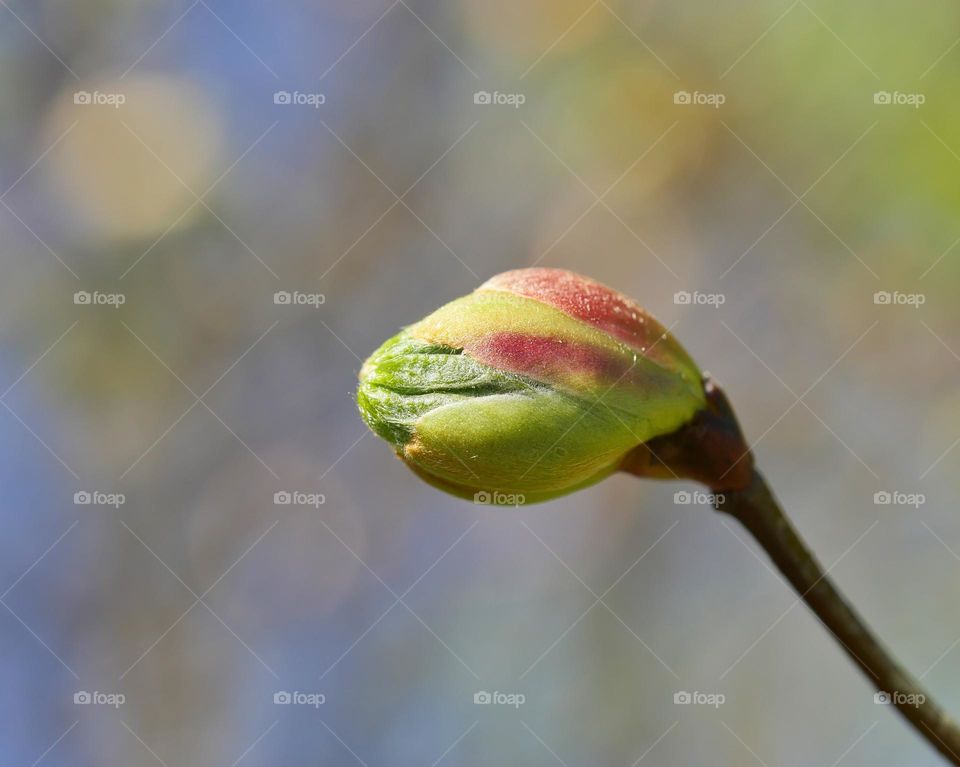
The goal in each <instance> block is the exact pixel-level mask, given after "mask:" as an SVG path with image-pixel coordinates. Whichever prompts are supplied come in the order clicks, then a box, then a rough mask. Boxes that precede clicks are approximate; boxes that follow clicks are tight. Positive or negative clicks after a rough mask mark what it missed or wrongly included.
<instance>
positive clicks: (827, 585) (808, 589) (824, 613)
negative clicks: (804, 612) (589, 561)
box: [718, 471, 960, 765]
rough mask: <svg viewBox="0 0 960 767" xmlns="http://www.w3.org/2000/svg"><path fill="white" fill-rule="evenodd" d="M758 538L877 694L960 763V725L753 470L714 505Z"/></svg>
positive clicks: (725, 492)
mask: <svg viewBox="0 0 960 767" xmlns="http://www.w3.org/2000/svg"><path fill="white" fill-rule="evenodd" d="M718 508H719V510H720V511H724V512H726V513H728V514H730V515H731V516H733V517H735V518H736V519H737V520H739V521H740V523H741V524H743V526H744V527H746V528H747V530H749V531H750V533H751V534H752V535H753V537H754V538H756V539H757V541H758V542H759V544H760V545H761V546H762V547H763V548H764V550H765V551H766V552H767V554H768V555H769V556H770V558H771V559H772V560H773V562H774V564H776V566H777V567H778V568H779V569H780V571H781V572H782V573H783V574H784V575H785V576H786V577H787V580H789V581H790V583H791V584H792V585H793V587H794V589H796V591H797V593H798V594H799V595H800V597H801V598H802V599H803V601H804V602H806V603H807V606H808V607H809V608H810V609H811V610H813V612H814V614H815V615H816V616H817V617H818V618H820V620H821V621H822V622H823V623H824V625H825V626H826V627H827V628H828V629H829V630H830V631H831V632H832V633H833V635H834V637H835V638H836V639H837V641H838V642H839V643H840V645H841V646H842V647H843V649H844V650H845V651H846V653H847V655H848V656H850V659H851V660H852V661H853V662H854V663H856V665H857V666H859V667H860V670H861V671H863V673H864V674H865V675H866V676H867V678H868V679H869V680H870V683H871V684H872V685H873V686H874V687H876V689H877V690H878V691H879V692H883V693H886V694H887V695H888V696H889V697H890V698H891V700H892V702H893V704H894V705H896V706H897V708H898V709H899V711H900V713H901V714H902V715H903V716H904V717H905V718H906V719H907V720H908V721H909V722H910V724H912V725H913V726H914V727H915V728H916V730H917V732H919V733H920V735H921V736H922V737H923V738H925V739H926V740H927V741H928V742H929V743H930V745H932V746H933V747H934V748H935V749H937V750H938V751H939V752H940V753H941V754H942V755H943V757H944V758H945V759H946V760H947V761H948V762H949V763H950V764H954V765H960V728H958V727H957V725H956V723H955V722H954V721H953V720H952V719H951V718H950V717H949V716H948V715H947V713H946V712H945V711H944V710H943V709H942V708H940V706H939V705H938V704H937V703H936V702H935V701H934V700H933V699H932V698H931V697H930V695H929V694H928V693H927V692H926V691H925V690H924V689H923V688H922V687H921V686H920V684H919V682H917V680H915V679H914V678H913V677H912V676H910V674H909V673H908V672H907V671H905V670H904V669H903V668H902V667H901V666H900V665H899V664H898V663H897V662H896V660H894V658H893V657H892V656H891V655H890V653H888V652H887V650H886V649H885V648H884V647H883V646H882V645H881V644H880V643H879V642H878V641H877V639H876V637H874V636H873V634H872V633H871V632H870V629H869V628H867V626H866V624H865V623H864V622H863V620H862V619H861V618H860V616H859V615H857V613H856V612H855V611H854V610H853V608H852V607H851V606H850V605H849V604H847V602H846V601H845V600H844V598H843V596H842V595H841V594H840V592H839V591H838V590H837V589H836V587H835V586H834V585H833V583H832V582H831V581H830V579H829V578H828V577H827V574H826V573H825V572H824V571H823V568H822V567H821V566H820V564H819V563H818V562H817V560H816V559H815V558H814V556H813V554H812V553H811V552H810V550H809V549H808V548H807V546H806V544H805V543H804V542H803V539H802V538H801V537H800V535H799V534H798V533H797V531H796V530H795V529H794V527H793V525H791V524H790V521H789V520H788V519H787V517H786V515H785V514H784V513H783V510H782V509H781V508H780V505H779V504H778V503H777V500H776V499H775V498H774V497H773V493H772V492H771V491H770V488H769V487H767V483H766V482H765V481H764V479H763V477H762V476H761V475H760V474H759V473H758V472H756V471H754V472H753V478H752V481H751V482H750V484H749V485H748V486H747V487H746V488H744V489H741V490H732V491H730V490H727V491H724V502H723V503H722V504H721V505H720V506H719V507H718Z"/></svg>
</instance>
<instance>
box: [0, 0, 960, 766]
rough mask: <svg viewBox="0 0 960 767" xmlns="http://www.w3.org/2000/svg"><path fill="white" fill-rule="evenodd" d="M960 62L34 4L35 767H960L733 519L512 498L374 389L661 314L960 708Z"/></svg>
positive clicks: (594, 12)
mask: <svg viewBox="0 0 960 767" xmlns="http://www.w3.org/2000/svg"><path fill="white" fill-rule="evenodd" d="M958 39H960V7H958V6H957V5H956V3H953V2H946V0H942V1H940V2H931V3H927V4H924V6H923V8H922V9H918V8H914V7H911V6H909V5H908V4H904V3H902V2H901V3H891V2H879V3H869V4H867V3H862V2H861V3H854V4H847V5H844V6H843V7H837V6H836V5H835V4H831V3H827V2H823V1H822V0H797V2H793V3H792V4H791V3H790V2H789V0H778V1H777V2H763V3H735V4H733V5H730V4H725V5H724V7H723V8H720V7H719V6H717V5H716V4H713V3H706V2H696V3H687V4H681V5H677V4H674V3H667V2H655V1H654V2H633V1H627V0H597V1H596V2H594V0H523V2H513V1H509V0H483V2H480V1H476V2H468V1H467V0H447V2H439V1H438V0H397V2H393V0H353V1H352V2H332V1H331V2H323V3H310V2H303V1H302V0H300V1H298V0H286V1H284V2H277V3H266V2H259V3H257V2H250V3H230V2H225V0H198V1H197V2H190V1H189V0H187V1H185V2H167V3H161V2H156V0H90V1H89V2H85V3H70V2H65V1H64V0H33V1H32V2H26V1H25V0H3V1H2V2H0V103H2V104H3V105H4V106H3V111H2V117H0V242H2V243H3V247H2V248H0V258H2V264H3V279H2V280H0V318H2V325H0V332H2V355H0V368H2V369H0V404H2V405H3V408H2V409H0V451H2V455H3V460H2V462H0V483H2V488H3V496H2V497H3V503H2V505H0V514H2V525H3V529H4V531H5V534H4V535H3V536H2V539H0V549H2V557H0V576H2V580H0V605H2V608H3V609H0V658H2V661H0V679H2V684H0V717H2V720H3V721H4V723H5V726H4V727H2V728H0V748H2V750H3V753H4V754H5V757H4V763H5V764H10V765H28V766H30V765H34V766H35V765H38V764H41V765H44V766H45V767H52V766H53V765H70V766H74V765H77V766H80V765H101V764H130V765H153V764H157V763H159V764H163V765H170V766H171V767H172V765H221V764H222V765H228V766H229V765H237V764H243V765H253V764H263V765H282V764H291V765H292V764H325V765H344V766H348V765H357V764H359V765H369V766H370V767H373V766H374V765H383V764H390V765H438V764H442V765H451V766H452V765H463V766H468V765H469V766H472V765H490V764H522V765H550V764H554V763H560V764H564V765H567V766H568V767H575V766H576V765H628V766H629V765H636V764H638V763H639V764H643V765H683V764H703V763H709V764H723V765H743V764H751V763H754V762H758V763H763V764H767V765H810V764H823V765H831V764H833V765H836V764H838V763H841V764H843V765H935V764H939V761H938V759H937V757H936V756H935V755H934V753H933V752H932V751H931V750H930V749H929V748H928V747H927V746H926V745H925V744H924V743H923V742H921V741H920V740H919V739H918V738H917V737H916V736H915V735H914V734H913V732H912V731H911V730H909V729H908V728H907V727H906V725H904V724H903V723H902V722H901V720H900V719H899V717H898V716H897V715H896V713H895V712H894V711H893V710H892V709H891V708H890V707H885V706H881V705H876V704H875V703H874V700H873V693H872V690H871V689H870V688H869V686H868V685H867V684H866V682H865V681H864V680H863V679H862V678H861V677H860V675H859V673H858V672H857V671H856V670H855V669H854V667H853V666H852V665H851V664H850V663H849V662H848V661H847V659H846V658H845V657H844V656H843V655H842V654H841V651H840V650H839V648H838V647H837V646H836V645H835V643H834V642H833V640H832V638H831V637H829V636H828V634H827V633H826V631H825V630H824V629H823V627H822V626H821V625H820V624H819V623H818V622H817V621H816V620H815V619H814V618H813V617H812V616H811V615H810V614H809V613H808V612H807V610H806V609H805V608H804V607H803V606H801V605H797V603H796V598H795V596H794V594H793V593H792V592H791V591H790V590H789V589H788V588H787V587H786V586H785V585H784V584H783V583H782V582H781V581H780V580H779V578H778V577H777V576H776V575H775V574H774V573H773V572H772V571H771V570H770V568H769V567H768V566H767V563H766V559H765V558H764V557H763V555H762V554H761V553H760V552H759V550H758V549H757V547H756V546H754V544H753V543H752V542H751V541H749V540H748V539H747V537H746V534H745V533H744V532H742V531H741V530H739V529H738V528H736V527H735V526H734V525H733V524H732V523H731V522H729V521H727V520H725V519H723V518H721V517H720V516H719V515H717V514H716V513H714V512H713V511H712V510H711V508H710V506H709V504H708V503H707V502H705V499H703V498H702V497H700V496H696V495H694V496H679V497H678V496H675V493H676V492H677V491H688V492H693V491H694V490H695V489H696V488H694V487H693V486H684V485H680V484H677V483H659V484H658V483H654V482H641V481H637V480H636V479H633V478H630V477H626V476H624V477H614V478H612V479H610V480H608V481H605V482H603V483H601V484H600V485H598V486H595V487H593V488H591V489H589V490H586V491H583V492H580V493H578V494H576V495H574V496H571V497H568V498H565V499H562V500H558V501H555V502H551V503H548V504H544V505H541V506H536V507H532V508H524V509H521V510H514V509H503V508H490V507H484V506H475V505H472V504H469V503H466V502H463V501H459V500H456V499H453V498H450V497H447V496H445V495H443V494H441V493H438V492H436V491H434V490H432V489H430V488H429V487H427V486H426V485H425V484H423V483H422V482H420V481H419V480H417V479H416V478H415V477H414V476H413V475H412V474H411V473H409V472H408V471H407V470H406V469H405V468H404V467H403V466H402V465H401V464H400V462H399V461H397V460H395V459H394V458H393V457H392V454H391V450H390V448H389V447H388V446H387V445H386V444H384V443H382V442H381V441H380V440H378V439H377V438H375V437H373V436H371V435H368V434H367V432H366V429H365V427H364V425H363V423H362V422H361V421H360V418H359V417H358V415H357V412H356V408H355V405H354V402H353V399H352V396H353V394H352V393H353V390H354V386H355V380H356V375H357V372H358V370H359V366H360V363H361V360H362V359H363V358H364V357H366V355H367V354H369V353H370V352H371V351H372V350H373V349H375V348H376V347H377V346H378V345H379V344H380V343H381V342H382V341H383V340H384V339H385V338H387V337H388V336H390V335H392V334H393V333H394V332H395V331H396V330H397V329H398V328H399V327H400V326H402V325H404V324H407V323H411V322H413V321H415V320H417V319H419V318H420V317H422V316H423V315H425V314H427V313H428V312H429V311H431V310H432V309H434V308H435V307H437V306H439V305H440V304H442V303H445V302H446V301H448V300H451V299H453V298H455V297H457V296H459V295H462V294H464V293H466V292H469V291H470V290H472V289H473V288H474V287H475V286H477V285H478V284H479V283H480V282H481V281H482V280H485V279H486V278H487V277H489V276H491V275H493V274H495V273H497V272H499V271H503V270H506V269H510V268H515V267H520V266H525V265H532V264H539V265H544V266H555V267H565V268H569V269H574V270H577V271H581V272H584V273H587V274H589V275H590V276H592V277H594V278H596V279H598V280H601V281H603V282H606V283H608V284H610V285H613V286H615V287H617V288H618V289H620V290H622V291H623V292H625V293H627V294H629V295H631V296H633V297H635V298H636V299H637V300H638V301H640V302H641V303H642V304H643V305H645V306H646V307H648V308H649V309H650V310H651V311H652V312H653V313H654V314H655V315H656V316H657V317H658V318H659V319H660V320H661V321H663V322H664V324H665V325H667V326H668V327H670V328H671V329H672V330H673V332H674V333H675V334H676V335H677V336H678V337H679V338H680V339H681V341H682V342H683V343H684V344H685V345H686V346H687V347H688V349H689V350H690V352H691V353H692V354H693V356H694V358H695V359H697V360H698V361H700V363H701V364H702V365H704V366H705V367H706V368H707V369H709V371H710V372H711V373H713V374H714V375H715V376H716V377H717V378H719V380H720V381H721V382H722V383H723V385H724V387H725V389H726V390H727V392H728V393H729V395H730V397H731V399H732V401H733V402H734V404H735V406H736V408H737V410H738V412H739V414H740V418H741V421H742V423H743V426H744V428H745V431H746V433H747V435H748V437H749V438H750V439H751V440H753V441H754V442H755V443H756V444H755V452H756V455H757V459H758V461H759V463H760V465H761V466H762V467H763V469H764V471H765V472H766V473H767V475H768V477H769V479H770V481H771V484H772V485H773V487H774V488H776V489H777V492H778V493H779V495H780V497H781V500H782V501H783V503H784V505H785V507H786V508H787V510H788V511H789V513H790V514H791V516H792V517H793V519H794V520H795V522H796V524H797V526H798V527H799V528H800V530H801V531H802V532H803V533H804V535H805V536H806V537H807V538H808V540H809V542H810V543H811V545H812V547H813V548H814V549H815V551H817V552H818V554H819V556H820V558H821V559H822V561H823V562H824V565H825V566H826V567H830V568H831V571H830V572H831V575H832V577H834V578H835V579H836V580H837V581H838V583H839V584H840V586H841V588H842V589H843V590H844V591H845V592H846V593H847V594H848V595H849V596H850V598H851V599H852V600H853V601H854V602H855V603H856V604H857V605H858V606H859V607H860V609H861V611H862V612H863V613H864V615H865V616H866V618H867V619H868V621H869V622H870V623H871V624H872V625H873V626H874V627H875V629H876V630H877V632H878V633H879V634H880V636H882V637H883V638H884V640H885V641H886V642H887V643H888V644H889V645H890V646H891V647H892V649H893V650H894V651H895V653H896V654H897V655H898V656H899V657H900V658H901V659H902V661H903V662H904V664H905V665H906V666H907V667H909V668H910V669H912V670H913V671H914V672H915V673H916V674H918V675H923V678H924V682H925V683H926V684H927V685H929V687H930V688H931V690H932V691H933V692H934V693H935V694H936V695H937V696H939V697H940V698H941V700H942V702H943V703H944V704H945V705H946V707H947V708H949V709H951V710H952V711H954V712H958V711H960V649H957V645H958V643H960V614H958V613H957V610H956V609H955V606H956V604H957V600H958V597H960V519H958V518H957V515H956V499H957V497H958V493H960V482H958V476H960V472H958V469H960V447H958V446H957V445H958V441H960V394H958V391H957V386H956V382H957V380H958V374H960V331H958V327H960V304H958V303H957V301H956V288H957V280H958V278H960V247H958V243H960V240H958V238H960V223H958V221H960V219H958V216H957V211H958V205H960V183H958V179H960V112H958V111H957V109H956V93H957V89H958V87H960V45H958ZM876 493H890V494H891V495H889V496H883V495H880V496H875V494H876ZM278 494H279V495H278ZM685 499H687V500H690V501H691V502H690V503H684V502H683V501H684V500H685ZM884 500H890V501H891V502H890V503H884ZM287 501H289V502H287ZM484 692H486V693H490V695H491V701H492V702H491V703H489V704H486V705H482V702H483V700H484V699H485V698H484V696H483V695H482V693H484ZM478 693H479V694H480V697H479V698H477V700H478V701H479V702H480V703H479V704H478V703H475V695H477V694H478ZM493 693H499V695H496V696H494V695H493ZM683 693H689V694H690V699H691V701H692V702H691V703H689V704H686V705H684V704H683V701H684V700H685V696H684V695H683ZM693 693H702V694H701V695H694V694H693ZM705 695H706V696H712V697H709V698H707V697H704V696H705ZM506 696H513V697H506ZM519 696H522V698H521V697H519ZM721 697H722V702H721ZM675 700H676V701H678V702H675ZM707 701H712V702H707Z"/></svg>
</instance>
